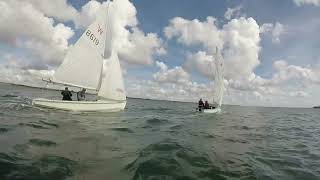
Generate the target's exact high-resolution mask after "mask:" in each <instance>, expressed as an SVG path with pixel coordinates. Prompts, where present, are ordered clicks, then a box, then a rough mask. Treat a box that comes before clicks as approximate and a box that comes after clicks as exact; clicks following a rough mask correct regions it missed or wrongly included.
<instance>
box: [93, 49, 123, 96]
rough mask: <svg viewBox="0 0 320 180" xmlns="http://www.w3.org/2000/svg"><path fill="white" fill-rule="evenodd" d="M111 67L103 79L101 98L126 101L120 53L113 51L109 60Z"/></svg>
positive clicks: (99, 93)
mask: <svg viewBox="0 0 320 180" xmlns="http://www.w3.org/2000/svg"><path fill="white" fill-rule="evenodd" d="M108 61H110V62H109V66H108V68H107V69H106V74H105V76H104V77H103V79H102V83H101V88H100V90H99V92H98V96H99V98H103V99H110V100H117V101H124V100H126V94H125V91H124V84H123V77H122V72H121V67H120V62H119V58H118V53H116V52H115V51H112V53H111V56H110V58H109V59H108Z"/></svg>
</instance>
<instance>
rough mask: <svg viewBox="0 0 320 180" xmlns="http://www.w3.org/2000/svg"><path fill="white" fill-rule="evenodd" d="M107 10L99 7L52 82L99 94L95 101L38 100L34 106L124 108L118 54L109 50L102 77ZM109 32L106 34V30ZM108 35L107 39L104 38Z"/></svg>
mask: <svg viewBox="0 0 320 180" xmlns="http://www.w3.org/2000/svg"><path fill="white" fill-rule="evenodd" d="M107 23H108V9H107V8H106V7H102V8H101V12H100V14H99V15H98V16H97V18H96V20H95V21H94V22H93V23H92V24H91V25H90V26H89V27H88V28H87V29H86V31H85V32H84V33H83V34H82V36H81V37H80V39H79V40H78V41H77V42H76V43H75V45H74V46H73V47H71V48H70V50H69V51H68V52H67V54H66V56H65V58H64V61H63V62H62V64H61V65H60V66H59V68H58V69H57V71H56V73H55V74H54V76H53V78H52V79H50V80H49V82H51V83H55V84H61V85H65V86H74V87H79V88H86V89H89V90H95V91H97V92H98V100H97V101H62V100H50V99H43V98H37V99H34V100H33V101H32V104H33V105H34V106H39V107H44V108H53V109H61V110H69V111H120V110H123V109H124V108H125V106H126V95H125V91H124V83H123V77H122V72H121V67H120V63H119V59H118V54H117V52H116V51H115V50H114V49H112V47H111V50H110V52H111V55H110V57H109V58H108V61H110V62H109V66H108V68H107V71H106V74H105V75H104V76H103V73H102V72H103V71H104V69H103V60H104V58H105V54H107V53H105V52H106V50H105V49H106V47H105V46H106V41H107V40H109V41H111V34H110V33H107V32H110V30H109V28H110V27H108V26H107ZM107 30H108V31H107ZM107 34H108V35H109V36H110V37H107Z"/></svg>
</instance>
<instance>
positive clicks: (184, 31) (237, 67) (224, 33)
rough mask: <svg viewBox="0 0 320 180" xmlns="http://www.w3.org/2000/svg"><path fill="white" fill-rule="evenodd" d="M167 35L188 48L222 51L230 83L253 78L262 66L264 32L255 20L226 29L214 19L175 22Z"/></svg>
mask: <svg viewBox="0 0 320 180" xmlns="http://www.w3.org/2000/svg"><path fill="white" fill-rule="evenodd" d="M164 32H165V35H166V37H167V38H168V39H173V38H174V37H176V38H177V40H178V42H180V43H182V44H185V45H187V46H190V45H199V44H200V45H202V46H203V47H204V48H205V50H206V52H207V53H208V54H213V51H214V50H215V48H216V47H219V48H220V49H222V51H223V56H224V59H225V66H226V72H225V74H226V77H227V78H228V79H238V78H243V77H245V78H249V77H250V76H251V74H252V72H253V70H254V69H255V68H256V67H257V66H258V65H259V64H260V61H259V52H260V45H259V43H260V36H259V34H260V30H259V25H258V24H257V22H256V21H255V20H254V19H253V18H244V17H241V18H239V19H232V20H231V21H229V22H228V23H227V24H225V25H224V26H223V27H222V28H219V27H218V26H217V24H216V20H215V19H214V18H213V17H208V18H207V20H206V21H204V22H200V21H199V20H197V19H195V20H187V19H183V18H174V19H172V20H171V21H170V24H169V26H167V27H166V28H165V29H164Z"/></svg>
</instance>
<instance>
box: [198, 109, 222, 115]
mask: <svg viewBox="0 0 320 180" xmlns="http://www.w3.org/2000/svg"><path fill="white" fill-rule="evenodd" d="M202 112H204V113H208V114H214V113H219V112H221V109H220V108H215V109H204V110H202Z"/></svg>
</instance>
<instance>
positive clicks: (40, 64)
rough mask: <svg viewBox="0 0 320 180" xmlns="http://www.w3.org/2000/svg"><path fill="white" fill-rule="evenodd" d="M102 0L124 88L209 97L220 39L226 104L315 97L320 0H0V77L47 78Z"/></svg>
mask: <svg viewBox="0 0 320 180" xmlns="http://www.w3.org/2000/svg"><path fill="white" fill-rule="evenodd" d="M108 3H110V4H111V6H110V8H111V9H113V10H112V11H110V12H112V14H111V15H110V17H112V22H113V24H112V27H113V29H114V31H113V32H114V33H113V34H112V36H113V38H112V40H113V41H114V42H113V45H114V46H115V47H116V50H117V53H118V56H119V59H120V62H121V67H122V71H123V75H124V79H125V87H126V93H127V95H128V96H129V97H139V98H151V99H162V100H178V101H191V102H192V101H197V100H198V99H199V98H204V99H211V98H212V94H213V93H214V92H213V86H214V83H213V82H212V80H213V78H214V77H213V76H214V74H212V66H214V64H213V62H214V50H215V48H216V47H218V48H219V49H220V50H221V54H222V57H223V59H224V62H225V71H224V78H225V79H224V84H225V96H224V103H225V104H234V105H246V106H276V107H278V106H285V107H310V106H315V105H319V104H320V86H319V84H320V36H319V35H318V32H320V0H281V1H279V0H259V1H252V0H217V1H212V0H201V1H199V0H161V1H150V0H132V1H128V0H113V1H111V2H109V1H102V0H100V1H94V0H91V1H88V0H55V1H52V0H0V82H9V83H16V84H25V85H32V86H40V87H41V86H45V84H44V83H43V82H42V81H41V79H42V78H50V77H52V76H53V75H54V73H55V70H56V69H57V68H58V66H59V65H60V64H61V62H62V61H63V58H64V56H65V54H66V52H67V51H68V49H69V48H70V47H72V46H73V44H74V43H75V42H76V41H77V39H78V38H79V37H80V36H81V35H82V33H83V32H84V30H85V29H86V27H87V26H88V25H90V24H91V23H92V22H93V21H94V19H95V16H96V14H97V12H98V10H99V8H100V7H101V6H106V5H107V4H108ZM106 61H107V60H106Z"/></svg>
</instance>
